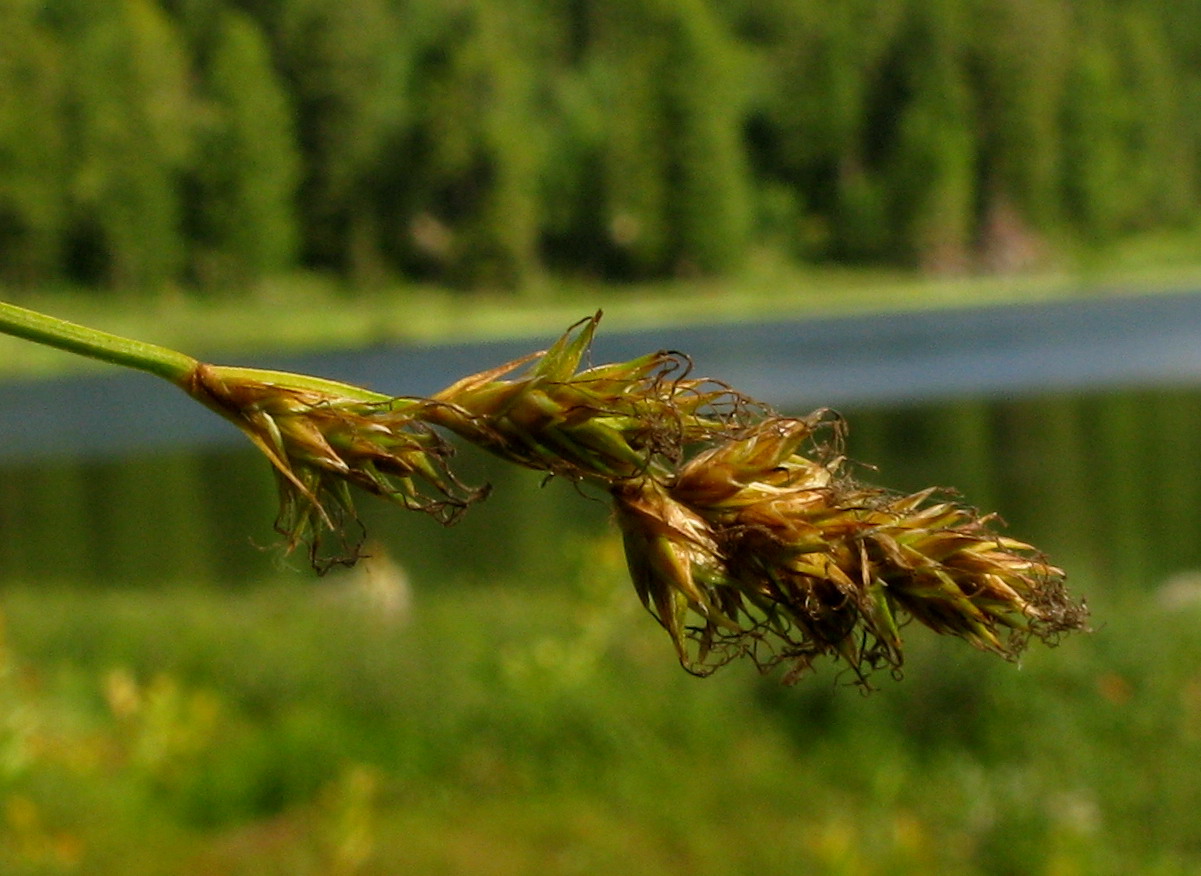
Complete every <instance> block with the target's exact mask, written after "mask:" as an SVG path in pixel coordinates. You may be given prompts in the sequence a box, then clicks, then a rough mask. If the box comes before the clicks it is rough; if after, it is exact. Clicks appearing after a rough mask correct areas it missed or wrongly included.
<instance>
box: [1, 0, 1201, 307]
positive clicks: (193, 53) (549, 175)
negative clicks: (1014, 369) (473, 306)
mask: <svg viewBox="0 0 1201 876" xmlns="http://www.w3.org/2000/svg"><path fill="white" fill-rule="evenodd" d="M1199 169H1201V0H805V2H799V0H455V2H444V0H339V2H337V3H329V2H325V0H106V2H104V3H95V2H92V0H0V281H2V282H5V283H8V284H21V285H35V284H41V283H47V282H61V281H66V282H71V283H78V284H83V285H91V286H97V287H107V288H120V289H156V288H162V287H163V286H164V285H183V286H192V287H196V288H200V289H213V290H219V289H225V288H237V287H239V286H244V285H246V284H250V283H253V282H255V281H256V280H258V279H261V278H263V277H267V276H271V275H273V274H277V273H280V272H284V271H290V270H295V269H297V268H304V269H313V270H320V271H325V272H330V273H332V274H334V275H335V276H339V277H342V278H344V279H346V280H348V281H350V282H353V283H378V282H387V281H391V280H395V279H399V278H411V279H421V280H430V281H434V282H440V283H450V284H458V285H464V286H498V287H516V286H520V285H521V284H522V283H523V282H525V281H526V280H528V279H529V278H530V277H531V276H534V275H537V274H545V273H550V274H552V275H556V274H557V275H585V276H594V277H601V278H606V279H613V280H632V279H648V278H656V277H665V276H681V275H693V274H695V275H704V274H720V273H726V272H732V271H736V270H737V269H738V267H739V266H740V264H741V263H742V262H743V261H744V260H745V259H746V258H747V256H748V253H750V252H752V251H753V250H754V249H756V248H769V249H772V250H775V251H778V252H780V253H783V254H785V255H787V256H788V257H790V258H796V259H802V260H819V259H822V260H839V261H844V262H852V263H863V262H875V263H889V264H898V265H913V266H918V267H921V268H924V269H927V270H932V271H959V270H977V269H993V270H1005V269H1011V268H1014V267H1021V266H1022V265H1024V264H1027V263H1029V262H1032V261H1038V260H1039V259H1042V258H1044V257H1046V256H1047V255H1048V254H1049V253H1051V252H1053V251H1054V250H1055V249H1056V248H1057V247H1059V246H1062V245H1064V244H1065V243H1071V244H1073V245H1074V244H1076V243H1079V242H1083V243H1085V244H1088V243H1095V242H1102V241H1107V240H1112V239H1114V238H1117V237H1120V236H1121V235H1124V234H1128V233H1131V232H1135V231H1138V230H1141V229H1146V228H1151V227H1156V226H1161V225H1165V224H1171V223H1183V222H1187V221H1190V220H1193V219H1196V218H1198V215H1199V214H1201V189H1199V185H1198V171H1199Z"/></svg>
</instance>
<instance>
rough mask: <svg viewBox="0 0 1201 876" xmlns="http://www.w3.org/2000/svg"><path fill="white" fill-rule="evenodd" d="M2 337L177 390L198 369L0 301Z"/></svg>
mask: <svg viewBox="0 0 1201 876" xmlns="http://www.w3.org/2000/svg"><path fill="white" fill-rule="evenodd" d="M0 332H2V333H4V334H7V335H12V336H14V337H18V338H23V339H25V340H27V341H33V342H34V343H36V344H44V345H46V346H49V347H55V348H57V349H59V350H65V351H66V352H68V353H75V354H76V355H79V356H88V357H90V358H92V359H99V360H100V361H102V362H108V363H110V364H112V365H120V366H123V367H125V368H134V369H137V370H138V371H145V372H148V373H150V374H154V375H157V376H158V377H162V378H164V379H166V380H169V381H171V382H172V383H175V384H178V385H180V386H186V382H187V379H188V376H189V375H190V374H191V373H192V372H193V370H194V369H195V368H196V366H197V365H199V364H200V363H199V361H198V360H196V359H193V358H192V357H191V356H188V355H187V354H185V353H180V352H178V351H176V350H172V349H170V348H169V347H162V346H159V345H158V344H148V343H146V342H145V341H138V340H134V339H133V338H125V337H122V336H120V335H114V334H110V333H109V332H105V331H101V330H99V329H94V328H89V327H88V326H84V325H79V324H78V323H74V322H70V321H68V320H65V319H59V318H58V317H56V316H48V315H46V314H44V313H38V312H37V311H35V310H29V309H27V308H24V307H18V306H17V305H15V304H9V303H8V302H6V301H0ZM215 370H216V371H217V372H218V373H219V374H220V375H221V377H222V378H223V379H227V380H253V381H258V382H260V383H266V384H271V385H274V386H281V387H289V388H292V389H301V390H311V391H313V392H323V393H328V394H330V395H334V396H338V397H340V398H345V399H350V400H353V401H361V402H367V403H372V404H374V403H381V402H390V401H392V397H391V396H388V395H384V394H382V393H378V392H373V391H371V390H369V389H364V388H362V387H360V386H352V385H350V384H348V383H340V382H338V381H336V380H326V379H325V378H322V377H314V376H312V375H309V374H293V373H291V372H287V371H269V370H265V369H260V368H241V367H233V366H216V368H215Z"/></svg>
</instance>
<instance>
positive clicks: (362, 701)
mask: <svg viewBox="0 0 1201 876" xmlns="http://www.w3.org/2000/svg"><path fill="white" fill-rule="evenodd" d="M615 554H616V547H615V545H614V544H612V543H610V542H608V541H605V542H602V543H600V544H597V545H593V546H592V547H590V548H588V549H587V551H585V552H584V553H583V554H582V555H583V556H585V557H586V560H585V561H584V562H582V563H581V568H580V571H579V574H578V575H577V576H576V578H575V580H574V581H571V582H567V586H561V585H560V586H556V587H555V588H547V587H541V586H538V585H533V584H525V585H521V584H516V583H500V584H496V585H493V586H487V587H480V586H467V585H463V584H458V585H456V584H454V583H453V582H448V584H447V585H446V586H445V587H443V588H437V589H427V590H424V591H422V592H420V593H418V594H416V595H415V597H414V599H413V602H412V603H411V604H408V603H405V602H403V601H402V602H401V603H399V604H398V605H399V607H397V608H396V610H395V611H393V612H392V613H391V614H387V613H384V612H381V611H379V610H378V609H379V606H378V604H377V603H375V602H373V601H372V600H375V599H377V598H378V593H377V592H375V591H372V590H371V589H369V588H364V587H362V586H361V582H360V584H356V583H355V579H353V578H344V579H340V580H339V579H334V580H329V581H326V582H323V583H322V584H320V585H295V584H293V585H289V586H287V587H284V588H282V589H281V587H280V586H279V585H263V586H260V587H255V588H250V589H247V590H241V591H228V590H211V589H194V588H170V589H166V590H159V591H155V592H141V591H126V592H121V591H104V592H81V591H78V590H56V591H49V592H47V591H43V590H40V589H37V588H34V587H28V588H23V587H16V588H9V589H7V590H6V591H5V593H4V594H3V597H2V601H0V610H2V611H3V612H4V614H5V615H6V616H7V619H8V623H9V648H10V653H9V654H8V655H7V656H6V658H5V660H6V662H5V666H4V672H3V674H2V675H0V698H2V699H3V701H4V709H3V712H2V714H3V715H4V716H5V718H4V721H5V723H4V725H3V728H2V730H0V751H2V752H3V757H2V758H0V818H3V819H4V825H5V827H4V830H0V869H3V871H4V872H5V873H13V874H24V873H76V872H79V873H82V872H87V873H122V872H138V873H164V874H166V873H170V874H192V873H194V874H201V873H204V874H213V873H255V874H263V873H280V874H283V873H288V874H295V873H379V874H391V873H422V874H460V873H462V874H468V873H471V874H475V873H488V874H494V876H508V874H513V876H517V874H525V873H532V872H539V873H549V874H560V873H561V874H570V873H601V872H617V871H618V870H620V871H621V872H625V873H632V874H646V876H668V874H672V876H674V874H681V876H682V874H689V876H696V874H704V876H709V874H711V876H719V874H722V876H724V874H751V873H754V874H756V876H761V874H767V876H771V874H785V873H797V872H802V873H811V874H827V873H828V874H871V873H895V874H910V873H912V874H918V873H922V874H926V873H932V872H946V873H951V872H953V873H966V874H971V873H981V874H991V873H997V874H1000V873H1030V874H1037V873H1048V874H1050V873H1056V874H1059V873H1090V874H1092V873H1130V872H1139V873H1161V874H1185V873H1197V872H1201V828H1199V827H1198V824H1197V820H1196V817H1195V814H1196V812H1197V810H1198V808H1199V807H1201V791H1199V789H1201V773H1199V772H1198V770H1199V769H1201V767H1199V766H1198V764H1201V677H1199V676H1198V675H1197V666H1199V665H1201V642H1199V641H1198V639H1197V637H1196V634H1195V629H1196V623H1197V620H1198V619H1199V617H1201V615H1198V611H1201V606H1199V605H1198V604H1197V603H1196V602H1193V603H1191V604H1187V603H1181V602H1177V603H1175V604H1172V605H1169V604H1166V603H1157V602H1154V601H1150V600H1143V601H1140V602H1139V603H1137V604H1135V603H1130V604H1108V605H1103V606H1100V607H1099V612H1098V613H1099V614H1100V615H1102V616H1106V617H1117V616H1121V617H1123V623H1122V624H1121V627H1120V629H1119V628H1116V627H1115V628H1114V629H1113V630H1101V631H1099V632H1098V633H1096V634H1094V635H1091V636H1086V637H1074V638H1073V639H1071V640H1070V641H1068V642H1066V643H1064V644H1063V645H1062V646H1061V647H1060V648H1059V649H1058V650H1056V651H1053V652H1052V651H1048V650H1046V649H1040V648H1036V649H1034V650H1033V651H1031V652H1030V654H1029V655H1028V658H1027V659H1026V661H1025V664H1024V665H1023V666H1022V667H1020V668H1019V667H1016V666H1013V665H1010V664H1005V663H1001V662H999V661H996V660H995V659H993V658H989V657H986V656H984V655H981V654H977V653H975V652H972V651H970V650H967V649H965V648H964V647H963V646H962V644H961V643H959V642H953V641H950V640H943V639H934V638H933V637H932V636H930V635H927V634H926V633H925V632H924V631H910V639H911V644H912V647H911V650H910V654H911V659H910V662H909V666H908V670H907V677H906V678H905V680H904V681H903V682H900V683H895V682H892V681H888V680H881V685H882V689H881V690H879V691H878V692H876V693H875V694H873V695H871V696H862V695H861V694H860V693H859V692H857V691H856V690H855V689H854V688H851V687H848V686H845V685H844V684H842V683H841V682H843V681H845V680H846V679H843V678H840V677H839V676H838V675H837V674H836V673H834V672H830V671H827V672H823V673H822V674H820V675H819V676H818V677H816V678H812V679H809V680H807V681H806V682H804V683H803V684H802V685H801V686H800V687H798V688H795V689H787V690H786V689H782V688H780V687H778V685H777V684H776V682H775V681H774V680H771V679H767V680H758V679H757V678H756V677H754V676H753V674H752V673H751V672H750V669H749V667H747V666H740V665H735V666H731V667H727V668H726V669H725V670H723V671H722V672H721V673H719V674H718V675H717V676H715V677H713V678H711V679H708V680H703V681H702V680H697V679H694V678H691V677H689V676H687V675H685V674H684V673H683V672H681V671H680V670H679V669H678V667H677V666H676V665H675V664H674V661H673V659H672V656H671V654H670V647H669V645H668V643H667V641H666V640H665V639H664V637H663V636H662V634H661V632H660V631H659V630H657V629H656V628H654V626H653V623H652V622H651V621H650V619H649V618H647V617H645V616H644V615H643V614H642V613H641V611H640V609H638V608H637V605H636V600H635V599H634V598H633V596H632V594H631V593H629V592H628V584H627V583H625V581H624V580H623V577H622V573H621V570H620V568H619V565H620V563H619V559H618V558H617V557H616V556H615ZM406 606H407V607H406Z"/></svg>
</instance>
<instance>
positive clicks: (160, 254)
mask: <svg viewBox="0 0 1201 876" xmlns="http://www.w3.org/2000/svg"><path fill="white" fill-rule="evenodd" d="M51 5H52V10H51V13H52V18H53V20H54V21H55V22H56V23H57V25H58V27H59V29H60V32H61V34H62V39H63V40H64V43H65V46H66V48H67V52H66V54H67V57H68V58H69V61H70V63H69V65H68V70H69V86H68V87H69V95H68V111H69V113H70V115H69V119H70V125H69V132H70V133H69V139H68V143H69V148H70V153H71V156H72V159H73V167H72V168H71V171H72V179H71V185H72V201H73V209H74V217H73V226H74V227H73V248H74V252H73V260H72V261H73V263H72V265H71V267H72V268H73V269H74V272H75V275H76V276H77V277H78V278H79V279H83V280H90V281H99V282H103V283H107V284H108V285H111V286H116V287H121V288H142V289H153V288H157V287H160V286H161V285H162V284H163V283H167V282H171V281H173V280H175V279H177V278H178V276H179V272H180V267H181V264H182V261H183V257H184V241H183V239H182V236H181V233H180V204H179V186H180V174H181V172H182V169H183V167H184V165H185V163H186V161H187V160H188V159H189V152H190V149H191V146H192V126H191V124H190V119H191V118H192V105H191V102H190V94H189V89H188V82H187V73H186V63H185V55H184V51H183V47H182V45H181V42H180V40H179V35H178V33H177V32H176V31H175V29H174V26H173V23H172V22H171V20H170V19H168V18H167V17H166V16H165V15H164V14H163V13H162V11H161V10H160V9H159V7H158V6H157V5H155V4H154V3H153V2H151V0H114V2H112V3H102V4H93V3H88V2H81V0H58V2H55V3H53V4H51Z"/></svg>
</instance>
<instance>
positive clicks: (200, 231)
mask: <svg viewBox="0 0 1201 876" xmlns="http://www.w3.org/2000/svg"><path fill="white" fill-rule="evenodd" d="M205 66H206V69H205V70H204V76H203V81H204V85H205V90H206V94H205V97H206V107H205V112H204V113H203V115H202V118H203V119H204V122H203V124H202V125H201V128H200V132H199V137H198V139H199V142H200V148H199V150H198V156H197V162H196V167H195V172H194V173H195V182H196V185H195V189H196V191H195V195H196V198H195V201H196V203H195V204H194V206H193V209H194V211H195V216H194V218H193V223H194V228H193V233H194V235H195V239H194V240H193V241H192V246H193V247H194V248H195V250H196V254H195V256H194V264H195V270H196V273H197V277H198V279H199V280H200V281H201V282H202V283H203V284H204V285H209V286H213V285H219V286H229V285H237V284H241V283H245V282H248V281H253V280H255V279H258V278H261V277H264V276H266V275H269V274H271V273H273V272H278V271H281V270H284V269H286V268H288V267H290V266H291V264H292V262H293V258H294V256H295V252H296V245H297V226H296V215H295V211H296V207H297V205H296V203H295V196H296V187H297V182H298V177H299V171H300V161H299V155H298V152H297V146H296V142H295V128H294V124H293V120H292V117H291V113H290V110H289V107H288V103H287V98H286V96H285V93H284V91H283V86H282V83H281V82H280V81H279V77H278V76H277V75H276V73H275V71H274V68H273V66H272V62H271V57H270V54H269V49H268V46H267V44H266V42H265V40H264V38H263V36H262V33H261V31H260V30H259V28H258V26H257V25H256V24H255V23H254V21H253V20H252V19H250V18H248V17H247V16H245V15H243V14H242V13H240V12H236V11H234V10H222V11H221V13H220V14H219V15H218V16H217V18H216V21H215V28H214V32H213V36H212V45H211V50H210V52H209V53H208V55H207V58H206V59H205Z"/></svg>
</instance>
